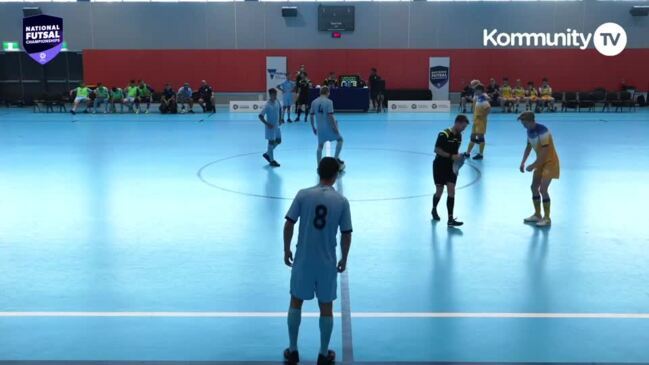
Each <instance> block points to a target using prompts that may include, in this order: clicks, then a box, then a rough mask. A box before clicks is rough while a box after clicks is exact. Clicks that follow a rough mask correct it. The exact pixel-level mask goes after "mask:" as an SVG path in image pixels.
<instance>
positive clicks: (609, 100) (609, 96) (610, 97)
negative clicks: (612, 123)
mask: <svg viewBox="0 0 649 365" xmlns="http://www.w3.org/2000/svg"><path fill="white" fill-rule="evenodd" d="M617 99H618V94H617V91H609V92H607V93H606V98H605V99H604V105H603V106H602V112H603V111H610V110H611V105H613V103H614V102H615V101H616V100H617Z"/></svg>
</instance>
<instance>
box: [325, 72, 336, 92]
mask: <svg viewBox="0 0 649 365" xmlns="http://www.w3.org/2000/svg"><path fill="white" fill-rule="evenodd" d="M322 85H323V86H327V87H328V88H329V90H331V89H335V88H337V87H338V78H337V77H336V73H335V72H333V71H331V72H329V76H327V78H326V79H324V81H323V82H322Z"/></svg>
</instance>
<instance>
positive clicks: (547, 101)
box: [537, 77, 554, 112]
mask: <svg viewBox="0 0 649 365" xmlns="http://www.w3.org/2000/svg"><path fill="white" fill-rule="evenodd" d="M539 95H541V106H540V111H543V108H545V110H547V111H551V112H553V111H554V97H552V87H550V84H549V83H548V79H547V78H545V77H544V78H543V83H542V84H541V87H539ZM537 108H538V105H537Z"/></svg>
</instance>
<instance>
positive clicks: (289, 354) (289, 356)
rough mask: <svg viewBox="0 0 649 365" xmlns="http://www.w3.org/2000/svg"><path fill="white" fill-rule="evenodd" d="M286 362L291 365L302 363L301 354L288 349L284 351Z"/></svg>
mask: <svg viewBox="0 0 649 365" xmlns="http://www.w3.org/2000/svg"><path fill="white" fill-rule="evenodd" d="M284 362H285V363H286V364H289V365H295V364H297V363H299V362H300V354H299V353H298V352H297V351H291V350H289V349H286V350H284Z"/></svg>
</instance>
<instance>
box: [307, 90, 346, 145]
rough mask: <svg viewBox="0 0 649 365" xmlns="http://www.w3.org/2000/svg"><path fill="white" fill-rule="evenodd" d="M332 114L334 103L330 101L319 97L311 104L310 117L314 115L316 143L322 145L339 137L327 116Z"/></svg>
mask: <svg viewBox="0 0 649 365" xmlns="http://www.w3.org/2000/svg"><path fill="white" fill-rule="evenodd" d="M333 113H334V103H333V101H331V99H329V98H327V97H324V96H320V97H319V98H317V99H315V100H314V101H313V102H312V103H311V115H315V125H316V130H317V132H318V143H319V144H323V143H325V142H327V141H336V140H339V139H341V136H340V135H339V134H338V133H336V132H334V130H333V127H332V126H331V123H330V122H329V115H332V114H333Z"/></svg>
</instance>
